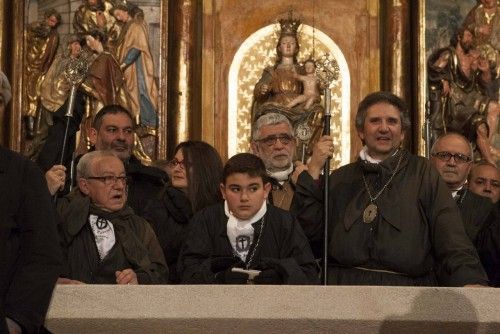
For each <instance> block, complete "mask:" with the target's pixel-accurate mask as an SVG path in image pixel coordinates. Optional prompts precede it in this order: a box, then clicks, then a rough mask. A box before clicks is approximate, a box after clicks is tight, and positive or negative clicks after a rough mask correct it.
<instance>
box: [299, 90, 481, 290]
mask: <svg viewBox="0 0 500 334" xmlns="http://www.w3.org/2000/svg"><path fill="white" fill-rule="evenodd" d="M410 125H411V123H410V116H409V112H408V109H407V107H406V105H405V103H404V102H403V101H402V100H401V99H400V98H399V97H397V96H395V95H394V94H392V93H390V92H375V93H372V94H369V95H368V96H366V97H365V98H364V99H363V101H361V103H360V104H359V107H358V112H357V114H356V129H357V132H358V136H359V137H360V139H361V141H362V142H363V144H364V145H365V146H364V147H363V149H362V150H361V152H360V154H359V158H358V159H357V161H355V162H353V163H351V164H348V165H346V166H343V167H341V168H339V169H337V170H335V171H334V172H332V174H331V175H330V176H329V198H328V203H329V216H328V222H326V223H327V224H328V230H329V231H328V232H329V233H328V244H327V246H328V247H327V248H328V249H327V250H328V254H327V255H328V260H329V261H328V268H327V270H328V278H327V283H328V284H337V285H398V286H435V285H443V286H466V285H486V284H487V279H486V275H485V273H484V271H483V268H482V266H481V263H480V261H479V258H478V256H477V253H476V251H475V250H474V247H473V245H472V244H471V242H470V240H469V238H467V235H466V233H465V230H464V227H463V224H462V222H461V218H460V212H459V210H458V208H457V206H456V204H455V203H454V201H453V199H452V198H451V196H450V192H449V190H448V188H447V187H446V184H445V183H444V182H443V181H442V180H441V178H440V177H439V174H438V172H437V171H436V170H435V169H434V168H433V167H432V166H431V164H430V163H429V161H428V160H427V159H425V158H422V157H417V156H415V155H413V154H411V153H410V152H408V151H407V150H405V149H403V148H401V146H402V142H403V140H404V138H405V134H406V130H407V129H408V128H409V127H410ZM332 140H333V139H332V137H331V136H323V137H321V138H320V139H319V141H318V142H317V143H316V145H315V147H314V149H313V154H312V156H311V159H310V161H309V162H308V164H307V166H306V167H307V171H304V172H302V173H301V174H300V175H299V178H298V180H297V183H296V189H295V198H294V203H296V209H297V210H296V212H295V213H296V217H297V219H298V220H299V222H300V223H301V225H302V227H303V229H304V232H305V234H306V236H308V238H309V240H310V241H317V240H323V238H324V235H323V231H324V224H325V221H324V217H323V212H324V206H323V189H322V188H323V185H324V182H323V181H324V180H322V179H320V178H322V176H321V171H322V169H323V165H324V163H325V161H326V160H327V159H328V158H331V157H332V156H333V151H334V150H333V142H332ZM437 269H439V270H437ZM442 270H444V271H445V272H446V275H440V274H441V271H442Z"/></svg>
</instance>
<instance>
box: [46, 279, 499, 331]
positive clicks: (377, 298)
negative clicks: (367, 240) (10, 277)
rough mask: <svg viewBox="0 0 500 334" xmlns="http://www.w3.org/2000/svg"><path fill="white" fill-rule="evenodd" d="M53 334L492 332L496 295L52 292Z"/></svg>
mask: <svg viewBox="0 0 500 334" xmlns="http://www.w3.org/2000/svg"><path fill="white" fill-rule="evenodd" d="M46 326H47V328H48V329H49V330H51V331H53V333H55V334H59V333H71V334H78V333H106V334H107V333H120V334H124V333H265V334H267V333H363V334H369V333H384V334H385V333H387V334H388V333H419V334H420V333H439V334H442V333H453V334H459V333H488V334H489V333H491V334H493V333H500V290H499V289H493V288H406V287H347V286H330V287H323V286H314V287H310V286H309V287H301V286H221V285H219V286H203V285H177V286H174V285H171V286H168V285H164V286H131V285H125V286H116V285H114V286H103V285H85V286H58V287H57V288H56V290H55V292H54V296H53V299H52V303H51V306H50V309H49V313H48V315H47V321H46Z"/></svg>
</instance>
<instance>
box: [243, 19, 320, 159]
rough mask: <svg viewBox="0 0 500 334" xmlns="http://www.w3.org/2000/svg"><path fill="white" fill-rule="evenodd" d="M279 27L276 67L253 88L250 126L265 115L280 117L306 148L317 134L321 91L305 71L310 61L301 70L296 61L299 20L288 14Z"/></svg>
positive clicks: (265, 73)
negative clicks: (290, 125)
mask: <svg viewBox="0 0 500 334" xmlns="http://www.w3.org/2000/svg"><path fill="white" fill-rule="evenodd" d="M279 24H280V32H279V37H278V44H277V45H276V63H275V64H274V65H273V66H269V67H266V68H265V69H264V71H263V73H262V76H261V78H260V80H259V81H258V82H257V84H256V85H255V88H254V93H253V105H252V123H253V122H255V121H256V120H257V119H258V118H259V117H260V116H262V115H264V114H266V113H269V112H275V113H281V114H283V115H285V116H286V117H287V118H288V119H289V120H290V122H291V123H292V125H293V127H294V129H295V133H296V136H297V137H298V138H299V139H300V140H301V141H302V142H303V143H304V144H306V145H307V143H308V142H311V141H313V140H314V139H315V138H317V136H319V135H320V132H321V128H322V116H323V114H324V108H323V107H322V105H321V96H320V94H319V91H321V88H323V87H321V85H320V81H318V80H315V78H314V73H313V71H314V69H313V70H311V69H309V68H308V69H307V70H308V71H306V68H305V67H311V68H313V66H314V61H313V60H312V59H310V60H308V61H306V62H305V65H306V66H302V65H301V64H299V62H298V60H297V54H298V53H299V48H300V46H299V42H298V29H299V27H300V25H301V22H300V20H298V19H294V18H293V16H292V14H291V13H290V14H289V15H288V18H286V19H281V20H279ZM311 65H312V66H311ZM308 146H309V147H310V148H312V146H311V145H308ZM299 149H300V148H299Z"/></svg>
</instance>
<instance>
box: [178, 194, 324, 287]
mask: <svg viewBox="0 0 500 334" xmlns="http://www.w3.org/2000/svg"><path fill="white" fill-rule="evenodd" d="M227 219H228V218H227V216H226V214H225V212H224V204H223V203H220V204H216V205H213V206H210V207H207V208H205V209H203V210H201V211H199V212H198V213H197V214H196V215H195V216H194V217H193V219H192V220H191V222H190V230H189V234H188V237H187V238H186V241H185V243H184V246H183V248H182V251H181V255H180V258H179V268H178V270H179V272H180V274H181V277H182V281H183V282H184V283H191V284H213V283H215V282H216V277H215V274H216V272H214V271H213V265H212V264H213V263H212V261H213V260H214V259H217V258H228V257H234V251H233V248H232V246H231V243H230V242H229V238H228V237H227V228H226V226H227ZM261 224H262V223H261V222H256V223H254V224H253V226H254V239H253V240H254V242H253V245H252V246H251V247H250V251H249V252H250V253H252V252H254V250H253V248H254V247H255V244H257V243H259V246H258V248H257V249H256V250H255V253H254V256H253V261H252V265H251V266H250V268H249V269H258V270H263V269H267V268H266V267H268V266H273V267H274V268H273V269H276V270H277V271H278V272H279V273H280V275H281V278H282V282H283V283H284V284H316V283H318V276H317V270H316V269H317V267H316V263H315V261H314V257H313V255H312V252H311V248H310V247H309V243H308V242H307V239H306V237H305V235H304V232H302V229H301V227H300V225H299V224H298V223H297V222H296V221H295V220H294V219H293V218H292V216H291V215H290V213H289V212H287V211H284V210H282V209H279V208H276V207H274V206H272V205H270V204H268V205H267V212H266V214H265V216H264V223H263V224H264V225H263V226H264V227H263V230H262V232H260V230H261ZM261 233H262V234H261ZM260 234H261V235H262V237H261V239H260V242H257V241H255V240H259V235H260Z"/></svg>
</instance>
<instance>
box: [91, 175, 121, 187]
mask: <svg viewBox="0 0 500 334" xmlns="http://www.w3.org/2000/svg"><path fill="white" fill-rule="evenodd" d="M86 179H87V180H98V181H101V182H102V183H104V184H105V185H107V186H111V185H115V184H116V182H118V181H119V182H120V183H122V184H123V185H125V184H127V182H128V178H127V177H126V176H114V175H107V176H88V177H86Z"/></svg>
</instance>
